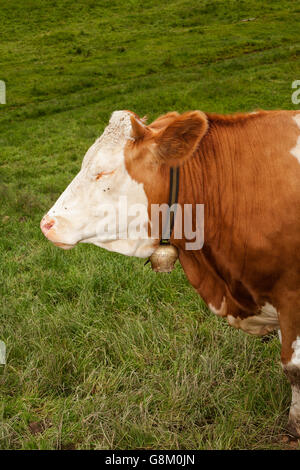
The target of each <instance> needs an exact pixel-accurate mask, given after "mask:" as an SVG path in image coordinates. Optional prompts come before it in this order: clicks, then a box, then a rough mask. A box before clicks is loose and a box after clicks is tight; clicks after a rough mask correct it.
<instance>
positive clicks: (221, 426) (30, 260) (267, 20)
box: [0, 0, 300, 449]
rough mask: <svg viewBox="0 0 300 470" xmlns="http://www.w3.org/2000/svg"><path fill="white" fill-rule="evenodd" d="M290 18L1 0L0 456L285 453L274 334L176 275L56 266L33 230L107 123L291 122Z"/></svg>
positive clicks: (72, 256)
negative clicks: (236, 323) (131, 118)
mask: <svg viewBox="0 0 300 470" xmlns="http://www.w3.org/2000/svg"><path fill="white" fill-rule="evenodd" d="M191 5H193V6H191ZM299 14H300V7H299V4H298V2H296V1H292V0H290V1H287V0H280V1H279V0H278V1H272V2H265V1H259V0H256V1H253V0H249V1H232V0H231V1H225V0H223V1H197V0H195V1H194V2H191V1H188V0H172V1H168V2H165V3H162V2H160V1H158V0H148V1H147V2H142V1H139V0H126V1H123V0H122V1H121V0H119V1H116V0H102V1H96V0H88V1H83V0H81V1H77V2H74V1H71V0H64V1H56V0H54V1H42V0H26V1H25V0H21V1H20V0H18V1H17V0H7V1H6V2H3V1H0V18H1V21H0V80H5V82H6V86H7V105H0V195H1V204H0V256H1V261H0V263H1V271H0V296H1V297H0V339H2V340H4V341H5V343H6V345H7V350H8V357H7V365H6V366H5V367H3V366H0V448H2V449H7V448H9V449H14V448H17V449H75V448H76V449H108V448H109V449H110V448H118V449H134V448H160V449H169V448H172V449H177V448H180V449H221V448H222V449H236V448H243V449H244V448H247V449H261V448H273V449H275V448H283V447H284V446H286V445H287V444H286V443H285V442H284V439H283V438H282V436H283V434H284V425H285V424H286V421H287V413H288V407H289V403H290V388H289V385H288V384H287V382H286V380H285V378H284V376H283V374H282V372H281V368H280V362H279V352H280V345H279V341H278V339H277V337H276V335H274V336H271V337H270V340H269V341H267V342H265V341H262V340H261V339H259V338H252V337H250V336H247V335H246V334H244V333H242V332H239V331H236V330H233V329H231V328H230V327H229V326H227V324H226V323H225V322H224V321H222V320H221V319H218V318H216V317H215V316H213V315H212V314H211V313H209V312H208V310H207V309H206V307H205V306H204V304H203V303H202V301H201V299H200V298H199V297H198V296H197V295H196V294H195V293H194V291H193V290H192V288H191V286H190V285H189V284H188V283H187V281H186V279H185V277H184V274H183V272H182V270H181V268H180V266H177V268H176V270H175V271H174V272H173V273H172V274H171V275H170V276H163V275H155V274H154V273H152V272H151V271H150V269H149V268H148V267H144V266H143V262H142V260H138V259H129V258H126V257H123V256H121V255H117V254H112V253H108V252H105V251H104V250H102V249H99V248H96V247H94V246H85V245H82V246H78V247H77V248H75V249H74V250H71V251H70V252H65V251H62V250H59V249H58V248H55V247H54V246H52V245H51V244H50V243H48V242H47V241H46V240H45V239H44V238H43V236H42V234H41V232H40V229H39V221H40V219H41V217H42V216H43V214H44V213H45V212H46V211H47V210H48V209H49V208H50V207H51V205H52V203H53V202H54V201H55V200H56V198H57V197H58V196H59V194H60V193H61V192H62V190H63V189H64V188H65V187H66V185H67V184H68V182H69V181H70V180H71V179H72V177H73V176H74V175H75V174H76V173H77V171H78V169H79V166H80V163H81V159H82V157H83V155H84V153H85V151H86V150H87V148H88V147H89V146H90V145H91V144H92V143H93V141H94V140H95V138H96V137H97V136H99V135H100V134H101V132H102V130H103V129H104V126H105V125H106V124H107V122H108V119H109V116H110V114H111V113H112V112H113V111H114V110H116V109H131V110H133V111H135V112H137V113H138V114H140V115H144V114H147V115H148V117H149V120H152V119H154V118H155V117H157V116H158V115H160V114H162V113H164V112H167V111H170V110H177V111H184V110H188V109H202V110H206V111H217V112H232V111H238V110H253V109H255V108H266V109H271V108H288V109H296V106H294V105H293V104H292V103H291V92H292V89H291V84H292V82H293V81H294V80H296V79H300V64H299V58H300V30H299ZM298 107H300V105H298Z"/></svg>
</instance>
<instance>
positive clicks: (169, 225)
mask: <svg viewBox="0 0 300 470" xmlns="http://www.w3.org/2000/svg"><path fill="white" fill-rule="evenodd" d="M178 192H179V167H178V166H177V167H176V168H173V167H171V168H170V191H169V203H168V213H167V218H166V222H165V226H164V228H163V231H162V237H161V240H160V244H161V245H162V244H165V243H169V242H170V237H171V235H172V232H173V228H174V223H175V216H176V209H177V202H178ZM173 204H175V207H174V208H173V210H171V208H172V206H173Z"/></svg>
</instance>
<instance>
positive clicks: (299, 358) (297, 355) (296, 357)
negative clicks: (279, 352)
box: [290, 336, 300, 367]
mask: <svg viewBox="0 0 300 470" xmlns="http://www.w3.org/2000/svg"><path fill="white" fill-rule="evenodd" d="M292 348H293V350H294V352H293V355H292V358H291V361H290V364H292V365H293V366H297V367H300V336H297V338H296V339H295V341H293V343H292Z"/></svg>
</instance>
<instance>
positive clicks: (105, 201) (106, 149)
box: [47, 111, 154, 258]
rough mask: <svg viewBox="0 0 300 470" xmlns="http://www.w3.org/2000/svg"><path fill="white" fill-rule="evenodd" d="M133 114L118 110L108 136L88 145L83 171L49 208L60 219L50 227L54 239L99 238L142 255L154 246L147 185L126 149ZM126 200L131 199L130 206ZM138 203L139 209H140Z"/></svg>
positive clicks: (120, 249)
mask: <svg viewBox="0 0 300 470" xmlns="http://www.w3.org/2000/svg"><path fill="white" fill-rule="evenodd" d="M130 115H131V114H130V113H129V112H127V111H115V112H114V113H113V114H112V116H111V119H110V121H109V124H108V126H107V127H106V129H105V130H104V132H103V134H102V136H101V137H100V138H99V139H97V140H96V142H95V143H94V144H93V145H92V146H91V147H90V149H89V150H88V151H87V153H86V155H85V157H84V159H83V162H82V167H81V170H80V172H79V173H78V174H77V175H76V176H75V178H74V179H73V181H72V182H71V183H70V184H69V186H68V187H67V188H66V189H65V191H64V192H63V193H62V195H61V196H60V197H59V199H58V200H57V201H56V203H55V204H54V206H53V207H52V208H51V209H50V210H49V212H48V214H47V216H48V218H51V219H52V220H54V222H55V223H54V225H53V228H51V229H50V230H49V231H48V232H47V237H48V238H49V240H51V241H53V242H54V243H61V244H66V245H75V244H76V243H79V242H82V243H93V244H95V245H97V246H100V247H103V248H106V249H108V250H110V251H115V252H119V253H122V254H125V255H128V256H138V257H142V258H145V257H148V256H150V255H151V254H152V252H153V251H154V248H153V246H154V242H153V240H152V241H151V239H150V238H149V237H148V224H149V223H150V222H149V217H148V211H147V208H148V199H147V196H146V193H145V191H144V186H143V184H141V183H138V182H136V181H135V180H133V179H132V178H131V176H130V175H129V173H128V172H127V170H126V167H125V157H124V149H125V145H126V143H127V141H128V140H129V139H131V129H132V126H131V120H130ZM99 175H100V176H99ZM97 176H98V179H97ZM120 200H126V207H127V209H128V212H125V210H123V206H122V205H120ZM137 206H138V207H139V213H138V214H135V213H134V212H135V211H136V207H137ZM137 216H138V220H139V225H140V226H141V227H142V229H143V230H142V231H141V233H140V234H137V231H136V226H135V224H134V220H135V219H136V218H137ZM104 228H105V230H104Z"/></svg>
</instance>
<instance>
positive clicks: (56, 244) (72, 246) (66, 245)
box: [50, 240, 76, 250]
mask: <svg viewBox="0 0 300 470" xmlns="http://www.w3.org/2000/svg"><path fill="white" fill-rule="evenodd" d="M50 241H51V240H50ZM52 243H53V245H55V246H58V247H59V248H62V249H63V250H71V248H74V246H76V244H74V245H69V244H68V243H60V242H52Z"/></svg>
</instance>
